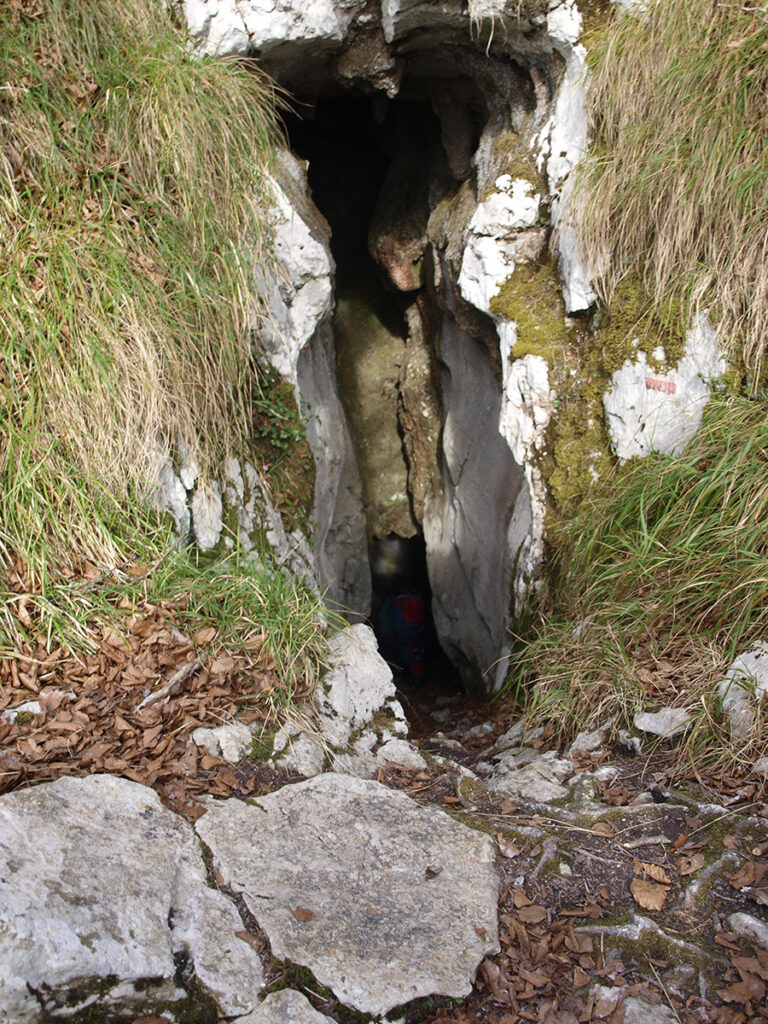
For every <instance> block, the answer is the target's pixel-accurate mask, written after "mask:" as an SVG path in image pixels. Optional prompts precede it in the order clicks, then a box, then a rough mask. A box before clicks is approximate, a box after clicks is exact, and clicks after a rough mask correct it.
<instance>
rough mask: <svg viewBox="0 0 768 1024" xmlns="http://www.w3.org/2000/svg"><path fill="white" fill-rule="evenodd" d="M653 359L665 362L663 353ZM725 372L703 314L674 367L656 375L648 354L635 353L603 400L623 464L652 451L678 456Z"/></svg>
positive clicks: (614, 378)
mask: <svg viewBox="0 0 768 1024" xmlns="http://www.w3.org/2000/svg"><path fill="white" fill-rule="evenodd" d="M653 355H654V357H655V358H657V359H659V360H661V361H662V362H663V360H664V358H665V356H664V352H663V351H657V352H655V353H653ZM725 370H726V364H725V360H724V358H723V354H722V352H721V350H720V346H719V344H718V340H717V334H716V332H715V330H714V328H713V327H712V325H711V323H710V322H709V318H708V317H707V315H706V313H702V314H700V315H699V316H698V318H697V319H696V320H695V322H694V323H693V325H692V326H691V328H690V329H689V330H688V332H687V333H686V336H685V354H684V355H683V357H682V358H681V359H680V361H679V362H678V364H677V366H676V367H674V368H671V369H669V370H668V371H667V372H659V371H658V370H656V369H654V368H653V367H651V366H649V360H648V356H647V355H646V353H645V352H642V351H638V354H637V358H636V359H634V360H630V359H628V360H627V361H626V362H625V363H624V365H623V366H622V367H621V369H620V370H617V371H616V372H615V373H614V374H613V377H612V379H611V386H610V389H609V391H608V392H607V393H606V395H605V397H604V399H603V404H604V406H605V413H606V419H607V423H608V431H609V433H610V436H611V443H612V446H613V450H614V452H615V453H616V455H617V456H618V457H619V458H620V459H621V460H622V461H624V460H626V459H631V458H632V457H633V456H634V455H647V454H649V453H650V452H665V453H668V454H672V455H676V454H678V453H679V452H681V451H682V450H683V448H684V447H685V446H686V444H687V443H688V442H689V441H690V439H691V438H692V437H693V435H694V434H695V433H696V431H697V430H698V429H699V426H700V425H701V416H702V413H703V411H704V406H705V405H706V404H707V402H708V401H709V395H710V389H711V386H712V383H713V382H714V381H716V380H717V379H718V378H719V377H722V375H723V374H724V373H725Z"/></svg>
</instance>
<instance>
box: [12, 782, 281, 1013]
mask: <svg viewBox="0 0 768 1024" xmlns="http://www.w3.org/2000/svg"><path fill="white" fill-rule="evenodd" d="M0 878H1V879H2V880H3V881H2V884H0V920H2V921H3V928H2V931H0V976H2V977H3V979H4V988H3V996H2V1000H3V1002H2V1007H1V1008H0V1009H2V1011H3V1012H4V1013H5V1014H6V1016H5V1017H4V1018H3V1019H5V1020H8V1021H12V1022H13V1024H38V1022H41V1021H42V1020H43V1019H45V1020H48V1019H49V1016H46V1014H50V1015H52V1016H54V1017H56V1018H57V1019H58V1018H60V1017H61V1018H66V1017H67V1016H70V1017H73V1018H74V1019H77V1014H78V1013H80V1012H82V1011H83V1010H84V1009H85V1007H87V1006H90V1005H93V1003H94V1002H95V1001H97V1000H98V1004H99V1005H100V1006H105V1007H106V1006H110V1007H112V1008H113V1010H114V1013H115V1015H116V1016H117V1014H118V1013H126V1014H133V1015H135V1016H141V1015H142V1014H144V1013H159V1014H162V1013H163V1012H164V1010H166V1009H167V1010H168V1011H169V1012H170V1013H171V1014H172V1015H173V1014H174V1012H175V1011H176V1010H179V1011H181V1010H184V1009H185V1008H186V1009H189V1008H190V1006H193V1005H196V1004H195V1000H198V1002H199V1000H200V996H195V995H192V996H190V995H188V994H187V992H186V991H185V990H184V988H183V987H182V984H181V982H180V980H179V978H178V977H177V968H176V964H175V963H174V956H173V954H174V953H175V952H182V951H183V950H186V951H187V952H188V955H189V958H190V964H191V967H192V969H193V971H194V974H195V976H196V977H197V979H198V981H199V982H200V984H201V986H202V992H203V999H204V1000H205V999H207V1000H208V1002H209V1003H210V1002H211V1001H212V1000H213V1001H215V1002H216V1003H217V1005H218V1008H219V1012H220V1013H222V1014H223V1015H225V1016H234V1015H235V1014H242V1013H246V1012H248V1011H249V1010H250V1009H252V1008H253V1007H254V1006H255V1004H256V998H257V995H258V992H259V990H260V988H261V987H262V985H263V972H262V967H261V963H260V961H259V959H258V956H257V955H256V953H255V951H254V950H253V949H251V947H250V946H248V945H247V944H246V943H244V942H242V941H241V940H240V939H238V938H237V936H236V932H237V931H239V930H240V929H242V922H241V920H240V917H239V915H238V913H237V911H236V909H235V907H234V906H233V905H232V904H231V903H230V902H229V900H227V899H226V897H224V896H223V895H222V894H221V893H219V892H217V891H216V890H214V889H210V888H209V887H208V885H207V884H206V874H205V867H204V864H203V861H202V857H201V855H200V849H199V844H198V842H197V840H196V838H195V836H194V833H193V831H192V829H191V827H190V826H189V825H188V824H187V823H186V822H185V821H184V820H183V819H182V818H180V817H178V816H177V815H175V814H173V813H171V811H168V810H166V808H164V807H163V806H162V804H161V803H160V800H159V799H158V797H157V795H156V794H155V793H154V791H153V790H151V789H148V788H146V787H145V786H140V785H139V784H138V783H135V782H130V781H128V780H127V779H120V778H115V777H113V776H106V775H93V776H90V777H89V778H85V779H78V778H67V777H65V778H60V779H58V780H57V781H56V782H51V783H46V784H44V785H40V786H36V787H34V788H32V789H27V790H19V791H17V792H14V793H11V794H9V795H6V796H3V797H0ZM33 990H35V991H36V992H37V995H35V994H34V992H33Z"/></svg>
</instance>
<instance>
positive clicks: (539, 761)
mask: <svg viewBox="0 0 768 1024" xmlns="http://www.w3.org/2000/svg"><path fill="white" fill-rule="evenodd" d="M571 775H573V765H572V764H571V762H570V761H566V760H565V759H563V758H559V757H558V756H557V755H556V754H555V753H554V752H549V753H547V754H542V755H540V756H538V757H536V759H535V760H533V761H531V762H530V763H529V764H526V765H524V766H523V767H522V768H516V769H514V770H512V771H509V770H508V768H507V767H506V765H504V764H503V763H502V764H501V765H500V766H499V768H497V769H496V770H495V771H494V773H493V774H492V775H491V776H490V777H489V779H488V786H489V787H490V788H491V789H495V790H497V791H498V792H500V793H509V794H511V795H512V796H518V797H520V798H521V799H523V800H532V801H533V802H534V803H551V802H552V801H553V800H562V799H564V798H565V797H567V796H568V795H569V794H568V790H567V789H566V788H565V786H563V785H562V783H563V782H564V781H565V780H566V779H567V778H569V776H571Z"/></svg>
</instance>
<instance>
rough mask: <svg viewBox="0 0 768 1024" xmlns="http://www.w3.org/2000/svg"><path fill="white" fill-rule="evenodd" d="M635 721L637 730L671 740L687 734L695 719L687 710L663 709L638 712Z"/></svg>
mask: <svg viewBox="0 0 768 1024" xmlns="http://www.w3.org/2000/svg"><path fill="white" fill-rule="evenodd" d="M633 721H634V725H635V728H636V729H640V730H641V731H642V732H650V733H652V734H653V735H654V736H660V737H661V738H662V739H671V737H672V736H679V735H680V733H682V732H685V730H686V729H688V728H689V726H690V725H691V723H692V722H693V717H692V716H691V714H690V713H689V712H688V711H686V710H685V708H663V709H662V710H661V711H638V712H637V714H636V715H635V717H634V719H633Z"/></svg>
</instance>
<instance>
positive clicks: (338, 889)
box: [195, 774, 499, 1015]
mask: <svg viewBox="0 0 768 1024" xmlns="http://www.w3.org/2000/svg"><path fill="white" fill-rule="evenodd" d="M195 827H196V829H197V832H198V834H199V835H200V837H201V838H202V839H203V841H204V842H205V843H206V845H207V846H208V847H209V848H210V850H211V852H212V854H213V860H214V865H215V868H216V871H217V872H218V873H219V875H220V876H221V877H222V879H223V881H224V883H225V884H226V885H229V886H231V887H232V888H233V889H234V890H235V891H238V892H242V894H243V898H244V899H245V902H246V903H247V905H248V908H249V909H250V911H251V912H252V913H253V914H254V916H255V917H256V919H257V921H258V922H259V925H260V926H261V927H262V928H263V929H264V930H265V932H266V933H267V936H268V938H269V941H270V944H271V947H272V952H273V953H274V955H275V956H276V957H278V958H285V959H288V960H290V961H292V962H294V963H298V964H301V965H302V966H304V967H307V968H309V969H310V970H311V971H312V972H313V974H314V975H315V977H316V978H317V980H318V982H319V983H320V984H322V985H327V986H328V987H329V988H331V989H332V990H333V992H334V993H335V995H336V997H337V998H338V999H340V1000H341V1002H343V1003H344V1004H345V1005H347V1006H351V1007H354V1008H355V1009H357V1010H359V1011H360V1012H362V1013H369V1014H375V1015H381V1014H384V1013H386V1012H387V1011H388V1010H390V1009H391V1008H392V1007H394V1006H399V1005H401V1004H403V1003H407V1002H409V1001H410V1000H412V999H417V998H419V997H421V996H427V995H431V994H441V995H448V996H455V997H462V996H465V995H467V994H468V993H469V991H470V989H471V985H472V979H473V977H474V973H475V970H476V968H477V965H478V964H479V963H480V961H481V960H482V958H483V957H484V956H485V955H486V954H488V953H494V952H496V951H497V950H498V949H499V944H498V927H497V899H498V876H497V874H496V868H495V863H494V861H495V854H494V846H493V843H492V842H491V840H490V839H489V838H488V837H487V836H485V835H481V834H479V833H477V832H474V831H472V830H471V829H468V828H466V827H465V826H463V825H460V824H458V823H457V822H455V821H453V820H452V819H451V818H449V817H448V815H446V814H445V813H443V812H442V811H440V810H437V809H435V808H433V807H421V806H419V805H418V804H416V803H415V802H414V801H413V800H411V799H410V797H408V796H406V795H405V794H404V793H401V792H396V791H394V790H390V789H387V788H386V787H385V786H382V785H380V784H379V783H377V782H371V781H366V780H362V779H357V778H354V777H352V776H343V775H336V774H328V775H320V776H318V777H317V778H315V779H310V780H309V781H308V782H302V783H298V784H297V785H293V786H285V787H284V788H283V789H281V790H279V791H278V792H276V793H271V794H269V795H268V796H265V797H260V798H259V799H258V801H255V800H254V801H251V802H250V803H247V804H246V803H243V802H241V801H238V800H226V801H215V800H212V799H209V800H208V801H207V812H206V813H205V814H204V815H203V816H202V817H201V818H199V819H198V821H197V823H196V826H195Z"/></svg>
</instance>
